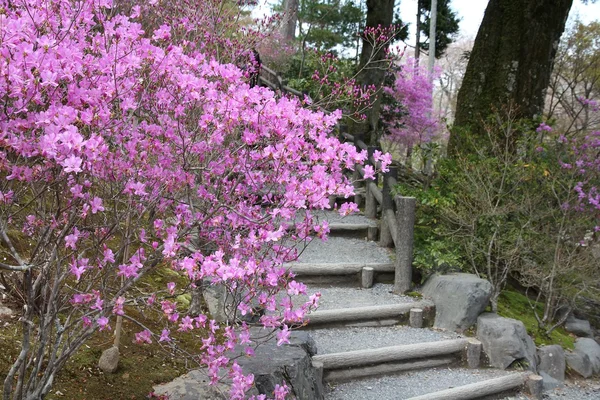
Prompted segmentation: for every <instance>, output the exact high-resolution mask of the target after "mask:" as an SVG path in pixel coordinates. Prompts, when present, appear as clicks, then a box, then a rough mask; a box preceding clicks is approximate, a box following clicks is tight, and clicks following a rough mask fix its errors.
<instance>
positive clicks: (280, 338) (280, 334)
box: [277, 325, 291, 346]
mask: <svg viewBox="0 0 600 400" xmlns="http://www.w3.org/2000/svg"><path fill="white" fill-rule="evenodd" d="M290 334H291V332H290V330H289V329H288V326H287V325H283V328H281V329H280V330H279V331H277V346H281V345H282V344H284V343H289V342H290Z"/></svg>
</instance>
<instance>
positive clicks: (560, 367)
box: [538, 344, 566, 382]
mask: <svg viewBox="0 0 600 400" xmlns="http://www.w3.org/2000/svg"><path fill="white" fill-rule="evenodd" d="M538 360H539V364H538V371H539V373H540V375H541V374H542V373H545V374H546V375H548V376H550V377H552V378H553V379H555V380H558V381H561V382H562V381H564V380H565V369H566V361H565V351H564V350H563V348H562V347H561V346H559V345H557V344H555V345H552V346H543V347H540V348H539V349H538ZM544 382H545V379H544Z"/></svg>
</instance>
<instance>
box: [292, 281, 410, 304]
mask: <svg viewBox="0 0 600 400" xmlns="http://www.w3.org/2000/svg"><path fill="white" fill-rule="evenodd" d="M393 288H394V285H391V284H383V283H376V284H375V285H373V287H372V288H371V289H362V288H352V287H349V288H341V287H333V286H316V285H308V290H307V293H308V294H309V295H311V294H313V293H316V292H320V293H321V299H320V300H319V310H335V309H338V308H350V307H367V306H376V305H383V304H400V303H414V302H415V301H417V300H418V299H415V298H414V297H410V296H399V295H395V294H393V293H392V289H393ZM303 297H304V299H303V300H304V301H306V300H307V299H308V297H307V296H303Z"/></svg>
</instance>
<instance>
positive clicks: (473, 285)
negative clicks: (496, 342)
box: [422, 274, 492, 332]
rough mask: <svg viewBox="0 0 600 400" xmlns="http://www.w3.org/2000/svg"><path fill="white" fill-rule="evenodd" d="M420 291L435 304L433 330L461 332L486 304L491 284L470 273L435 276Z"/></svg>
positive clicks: (475, 318) (474, 320)
mask: <svg viewBox="0 0 600 400" xmlns="http://www.w3.org/2000/svg"><path fill="white" fill-rule="evenodd" d="M422 292H423V295H424V296H427V297H430V298H431V299H432V300H433V302H434V303H435V322H434V327H436V328H442V329H447V330H450V331H458V332H463V331H465V330H467V329H469V328H470V327H471V326H473V325H474V324H475V322H477V317H478V316H479V314H481V313H482V312H483V310H484V309H485V307H486V306H487V305H488V302H489V301H490V296H491V294H492V285H491V284H490V283H489V282H488V281H486V280H485V279H481V278H478V277H476V276H475V275H472V274H450V275H434V276H432V277H431V278H429V280H428V281H427V283H425V286H423V291H422Z"/></svg>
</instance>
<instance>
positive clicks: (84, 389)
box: [0, 267, 220, 400]
mask: <svg viewBox="0 0 600 400" xmlns="http://www.w3.org/2000/svg"><path fill="white" fill-rule="evenodd" d="M171 281H174V282H176V283H177V288H178V289H180V290H182V289H183V288H185V286H186V283H187V280H186V278H184V277H182V276H180V275H179V274H176V273H173V271H171V270H170V269H169V268H166V267H158V268H156V270H154V271H153V272H152V273H151V274H148V275H147V276H145V277H144V278H143V279H141V280H140V282H138V284H137V287H138V288H140V287H141V288H143V291H144V292H145V293H158V294H159V298H160V297H162V296H166V297H174V296H169V295H168V293H166V290H165V289H166V283H167V282H171ZM177 299H178V300H183V301H184V302H185V301H188V302H189V300H190V299H191V297H190V296H189V295H187V294H182V295H179V296H177ZM182 308H184V307H182ZM125 313H126V315H128V316H130V317H132V318H134V319H135V320H137V321H139V322H141V323H143V324H144V325H145V326H147V327H148V328H149V329H151V330H152V331H153V332H159V333H160V331H161V330H162V328H163V327H164V326H163V324H164V321H163V318H164V317H163V315H162V313H159V312H156V311H151V310H146V311H144V312H143V313H142V312H140V311H139V310H136V309H134V308H132V307H125ZM3 322H4V321H2V322H0V349H2V351H1V352H0V376H2V377H4V376H6V374H7V372H8V370H9V368H10V366H11V365H12V363H13V362H14V360H15V358H16V357H17V355H18V354H19V351H20V340H21V334H22V332H21V324H20V323H18V322H17V318H16V317H15V318H13V319H11V321H10V322H9V323H8V324H7V325H4V326H3V325H2V324H3ZM114 324H115V320H114V318H113V319H111V327H112V328H114ZM141 330H142V328H140V327H139V326H138V325H137V324H135V323H134V322H132V321H130V320H128V319H124V320H123V332H122V337H121V346H120V353H121V354H120V357H119V368H118V369H117V371H116V372H115V373H114V374H104V373H103V372H102V371H101V370H100V369H99V368H98V360H99V359H100V355H101V354H102V352H103V351H104V350H106V349H108V348H109V347H110V346H111V345H112V343H113V340H114V337H113V335H112V332H108V331H105V332H96V333H95V334H94V336H92V337H91V338H90V340H88V341H86V343H85V344H84V345H83V346H82V347H81V348H80V349H79V350H78V351H77V353H76V354H75V355H73V357H71V359H70V360H69V361H67V364H66V365H65V367H64V368H63V370H62V371H61V372H60V373H59V374H58V376H57V377H56V380H55V382H54V385H53V387H52V390H51V392H50V394H49V395H48V396H47V397H46V398H47V399H49V400H126V399H127V400H132V399H140V400H141V399H147V398H148V394H149V393H150V392H151V391H152V387H153V386H154V385H157V384H160V383H164V382H169V381H171V380H173V379H175V378H176V377H178V376H180V375H182V374H184V373H186V372H187V371H188V367H194V366H195V364H194V363H193V362H192V363H190V362H189V361H188V362H187V363H186V360H184V359H183V358H181V357H180V356H178V355H177V356H176V355H174V354H173V353H171V352H170V351H169V350H168V349H167V348H163V347H162V346H161V345H160V344H159V343H156V341H154V343H152V344H144V345H142V344H136V343H134V339H135V333H136V332H139V331H141ZM205 335H206V331H204V330H194V331H192V332H187V333H185V334H182V333H178V334H177V338H178V344H179V346H180V348H182V349H183V350H185V351H187V352H189V353H192V354H193V353H197V352H198V351H199V349H200V347H201V346H202V342H201V338H202V337H204V336H205ZM217 338H218V339H220V337H219V336H218V337H217Z"/></svg>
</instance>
